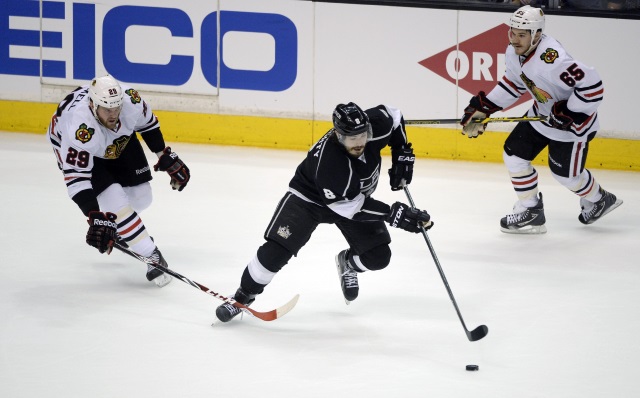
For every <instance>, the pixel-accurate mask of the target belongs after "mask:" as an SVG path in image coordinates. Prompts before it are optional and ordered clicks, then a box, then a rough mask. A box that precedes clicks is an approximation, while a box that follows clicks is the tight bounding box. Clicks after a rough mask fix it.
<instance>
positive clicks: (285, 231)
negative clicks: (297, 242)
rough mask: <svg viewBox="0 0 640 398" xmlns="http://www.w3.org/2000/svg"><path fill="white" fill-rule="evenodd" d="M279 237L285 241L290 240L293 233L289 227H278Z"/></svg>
mask: <svg viewBox="0 0 640 398" xmlns="http://www.w3.org/2000/svg"><path fill="white" fill-rule="evenodd" d="M277 234H278V235H280V236H282V237H283V238H284V239H289V237H290V236H291V231H289V226H288V225H287V226H284V227H278V232H277Z"/></svg>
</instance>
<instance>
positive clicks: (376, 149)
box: [216, 102, 432, 322]
mask: <svg viewBox="0 0 640 398" xmlns="http://www.w3.org/2000/svg"><path fill="white" fill-rule="evenodd" d="M333 126H334V127H333V128H332V129H331V130H329V131H328V132H327V133H326V134H325V135H324V136H323V137H322V138H321V139H320V140H319V141H318V142H316V143H315V145H314V146H313V147H312V148H311V150H310V151H309V152H308V154H307V157H306V158H305V160H303V161H302V163H300V165H299V166H298V168H297V169H296V172H295V175H294V176H293V178H292V179H291V181H290V182H289V189H288V191H287V193H286V194H285V195H284V197H283V198H282V199H281V200H280V203H279V204H278V206H277V208H276V210H275V212H274V214H273V218H272V219H271V222H270V223H269V225H268V227H267V229H266V231H265V234H264V238H265V240H266V242H265V243H264V244H263V245H262V246H260V247H259V248H258V251H257V253H256V255H255V256H254V257H253V259H251V261H250V262H249V264H248V265H247V266H246V268H245V269H244V272H243V274H242V278H241V280H240V287H239V288H238V290H237V291H236V293H235V294H234V299H235V300H236V301H238V302H240V303H242V304H245V305H249V304H251V303H253V301H254V300H255V297H256V296H257V295H258V294H260V293H262V292H263V290H264V288H265V286H266V285H267V284H269V282H271V280H272V279H273V277H274V276H275V275H276V273H277V272H278V271H280V269H282V267H283V266H284V265H285V264H287V262H288V261H289V259H291V257H292V256H294V255H297V254H298V251H299V250H300V249H301V248H302V247H303V246H304V245H305V244H306V243H307V242H308V241H309V239H310V238H311V234H312V233H313V231H314V230H315V229H316V227H317V226H318V225H319V224H335V225H336V226H337V227H338V229H339V230H340V232H342V235H343V236H344V237H345V239H346V240H347V243H348V244H349V248H348V249H346V250H343V251H341V252H340V253H338V255H337V256H336V266H337V269H338V274H339V277H340V281H341V285H342V292H343V294H344V298H345V301H346V303H347V304H349V302H350V301H353V300H355V299H356V297H358V290H359V286H358V273H360V272H365V271H377V270H381V269H383V268H385V267H386V266H387V265H388V264H389V261H390V259H391V250H390V249H389V243H391V237H390V235H389V231H388V230H387V227H386V225H385V221H386V222H388V223H389V224H390V225H391V226H392V227H396V228H401V229H404V230H406V231H409V232H414V233H417V232H420V225H422V226H424V227H425V228H427V229H428V228H430V227H431V226H432V223H431V221H430V216H429V214H428V213H427V212H426V211H421V210H418V209H415V208H411V207H410V206H408V205H406V204H403V203H400V202H396V203H394V204H393V205H391V206H389V205H387V204H386V203H383V202H380V201H378V200H375V199H374V198H372V197H371V195H372V194H373V192H374V191H375V189H376V187H377V185H378V180H379V178H380V168H381V164H382V157H381V156H380V151H381V150H382V149H383V148H384V147H386V146H387V145H389V146H390V147H391V154H392V166H391V168H390V169H389V178H390V184H391V189H392V190H401V189H403V187H404V186H405V185H406V184H409V183H410V182H411V178H412V176H413V163H414V160H415V156H414V154H413V149H412V148H411V144H410V143H409V142H408V141H407V134H406V132H405V128H404V119H403V117H402V113H401V112H400V111H399V110H398V109H395V108H392V107H389V106H385V105H379V106H377V107H375V108H371V109H367V110H366V111H363V110H362V109H361V108H360V107H359V106H358V105H356V104H354V103H352V102H350V103H348V104H346V105H345V104H339V105H338V106H337V107H336V108H335V110H334V111H333ZM240 311H241V310H240V309H238V308H236V307H234V306H233V305H230V304H223V305H221V306H219V307H218V308H217V309H216V316H217V318H218V319H219V320H220V321H222V322H228V321H230V320H231V319H232V318H233V317H235V316H236V315H238V314H239V313H240Z"/></svg>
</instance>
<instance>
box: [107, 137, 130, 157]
mask: <svg viewBox="0 0 640 398" xmlns="http://www.w3.org/2000/svg"><path fill="white" fill-rule="evenodd" d="M130 138H131V137H130V136H128V135H124V136H122V137H120V138H118V139H116V140H114V141H113V144H111V145H108V146H107V148H106V149H105V150H104V158H105V159H117V158H119V157H120V154H122V151H124V148H125V147H126V146H127V143H129V139H130Z"/></svg>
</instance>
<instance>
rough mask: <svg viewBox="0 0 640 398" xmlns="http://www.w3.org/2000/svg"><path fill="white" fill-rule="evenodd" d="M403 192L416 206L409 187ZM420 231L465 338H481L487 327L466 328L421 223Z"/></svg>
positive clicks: (412, 205)
mask: <svg viewBox="0 0 640 398" xmlns="http://www.w3.org/2000/svg"><path fill="white" fill-rule="evenodd" d="M404 193H405V194H407V199H409V203H410V204H411V207H413V208H414V209H415V208H416V205H415V203H413V198H412V197H411V194H410V193H409V188H408V187H407V186H406V185H405V187H404ZM420 231H421V232H422V236H424V240H425V241H426V242H427V246H428V247H429V251H430V252H431V257H433V262H435V264H436V267H438V272H439V273H440V277H441V278H442V282H444V286H445V287H446V288H447V292H448V293H449V298H450V299H451V302H452V303H453V307H454V308H455V309H456V312H457V313H458V318H460V322H461V323H462V327H463V328H464V331H465V333H466V334H467V338H468V339H469V341H477V340H480V339H481V338H483V337H484V336H486V335H487V333H489V328H488V327H486V326H485V325H480V326H478V327H477V328H475V329H473V330H472V331H469V330H468V329H467V325H465V323H464V319H462V314H460V309H459V308H458V304H457V303H456V299H455V298H454V297H453V292H452V291H451V288H450V287H449V283H448V282H447V278H446V277H445V276H444V272H443V271H442V267H441V266H440V261H438V257H437V256H436V252H435V251H434V250H433V246H432V245H431V241H430V240H429V236H428V235H427V231H426V230H425V229H424V227H423V226H422V225H420Z"/></svg>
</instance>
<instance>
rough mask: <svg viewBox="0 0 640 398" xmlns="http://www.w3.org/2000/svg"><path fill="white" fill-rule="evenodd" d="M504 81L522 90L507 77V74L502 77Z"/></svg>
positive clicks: (515, 88)
mask: <svg viewBox="0 0 640 398" xmlns="http://www.w3.org/2000/svg"><path fill="white" fill-rule="evenodd" d="M502 81H503V82H505V83H507V84H508V85H509V86H511V87H513V89H514V90H516V91H520V90H518V87H517V86H516V85H515V84H514V83H513V82H512V81H511V80H509V79H507V77H506V76H503V77H502Z"/></svg>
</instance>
